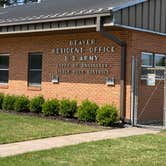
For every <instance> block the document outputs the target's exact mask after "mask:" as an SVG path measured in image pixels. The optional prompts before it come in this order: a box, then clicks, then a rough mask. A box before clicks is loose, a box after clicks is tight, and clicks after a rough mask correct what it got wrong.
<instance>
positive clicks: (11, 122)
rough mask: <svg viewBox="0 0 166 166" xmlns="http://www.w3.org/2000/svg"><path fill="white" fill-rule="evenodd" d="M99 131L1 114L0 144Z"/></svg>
mask: <svg viewBox="0 0 166 166" xmlns="http://www.w3.org/2000/svg"><path fill="white" fill-rule="evenodd" d="M99 130H102V129H101V128H95V127H89V126H86V125H79V124H74V123H68V122H62V121H58V120H49V119H44V118H38V117H30V116H21V115H14V114H9V113H4V112H0V144H3V143H11V142H18V141H24V140H31V139H37V138H46V137H52V136H62V135H69V134H76V133H84V132H91V131H99Z"/></svg>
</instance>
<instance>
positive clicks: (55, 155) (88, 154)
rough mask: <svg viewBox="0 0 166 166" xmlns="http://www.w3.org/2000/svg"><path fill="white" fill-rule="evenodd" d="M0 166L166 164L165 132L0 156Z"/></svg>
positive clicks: (137, 165) (160, 165) (154, 165)
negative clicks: (5, 156) (11, 155)
mask: <svg viewBox="0 0 166 166" xmlns="http://www.w3.org/2000/svg"><path fill="white" fill-rule="evenodd" d="M0 165H1V166H18V165H24V166H166V134H164V133H162V134H158V135H144V136H135V137H128V138H123V139H116V140H106V141H98V142H91V143H84V144H80V145H76V146H69V147H64V148H58V149H52V150H47V151H41V152H33V153H27V154H24V155H18V156H14V157H7V158H0Z"/></svg>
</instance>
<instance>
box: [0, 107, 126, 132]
mask: <svg viewBox="0 0 166 166" xmlns="http://www.w3.org/2000/svg"><path fill="white" fill-rule="evenodd" d="M0 112H4V113H5V112H6V113H10V114H14V115H23V116H32V117H38V118H43V119H49V120H59V121H63V122H71V123H75V124H81V125H87V126H92V127H95V128H103V129H106V130H110V129H115V128H124V126H125V124H124V123H122V122H121V121H119V122H117V123H115V124H113V125H112V126H110V127H104V126H99V125H98V124H97V123H95V122H83V121H80V120H79V119H77V118H64V117H62V116H60V115H56V116H44V115H43V114H42V113H33V112H29V111H28V112H26V111H25V112H16V111H3V110H0Z"/></svg>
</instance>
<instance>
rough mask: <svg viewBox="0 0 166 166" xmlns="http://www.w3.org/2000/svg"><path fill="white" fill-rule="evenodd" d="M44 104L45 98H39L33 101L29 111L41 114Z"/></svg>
mask: <svg viewBox="0 0 166 166" xmlns="http://www.w3.org/2000/svg"><path fill="white" fill-rule="evenodd" d="M43 104H44V98H43V96H37V97H34V98H33V99H31V101H30V104H29V109H30V111H31V112H35V113H40V112H41V111H42V105H43Z"/></svg>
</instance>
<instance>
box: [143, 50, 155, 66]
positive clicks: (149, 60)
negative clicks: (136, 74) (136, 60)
mask: <svg viewBox="0 0 166 166" xmlns="http://www.w3.org/2000/svg"><path fill="white" fill-rule="evenodd" d="M142 66H143V67H152V66H153V54H152V53H145V52H143V53H142Z"/></svg>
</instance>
